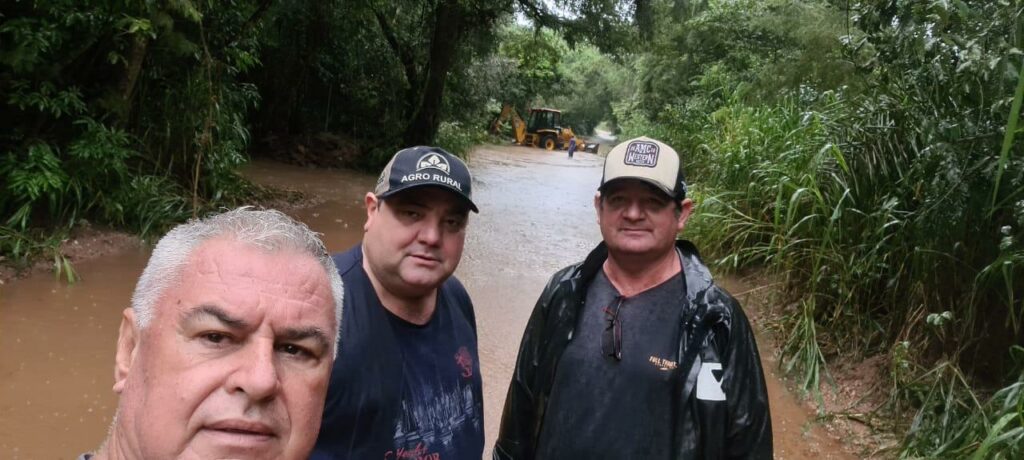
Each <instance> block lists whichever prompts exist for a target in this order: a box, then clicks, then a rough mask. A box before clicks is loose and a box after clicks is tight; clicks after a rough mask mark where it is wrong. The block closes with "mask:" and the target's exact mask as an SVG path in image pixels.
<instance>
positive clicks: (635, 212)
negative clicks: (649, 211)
mask: <svg viewBox="0 0 1024 460" xmlns="http://www.w3.org/2000/svg"><path fill="white" fill-rule="evenodd" d="M643 215H644V209H643V206H642V205H641V204H640V201H638V200H632V201H630V202H629V204H627V205H626V208H625V209H623V210H622V217H625V218H626V219H629V220H639V219H641V218H643Z"/></svg>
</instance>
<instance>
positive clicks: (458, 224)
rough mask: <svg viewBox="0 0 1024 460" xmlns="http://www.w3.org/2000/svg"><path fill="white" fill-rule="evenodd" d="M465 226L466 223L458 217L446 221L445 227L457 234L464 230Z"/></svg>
mask: <svg viewBox="0 0 1024 460" xmlns="http://www.w3.org/2000/svg"><path fill="white" fill-rule="evenodd" d="M465 224H466V221H465V220H463V219H461V218H458V217H449V218H446V219H445V220H444V225H445V226H446V227H448V229H449V230H451V231H456V232H457V231H459V230H462V227H463V226H465Z"/></svg>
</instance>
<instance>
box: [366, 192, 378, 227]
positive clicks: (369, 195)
mask: <svg viewBox="0 0 1024 460" xmlns="http://www.w3.org/2000/svg"><path fill="white" fill-rule="evenodd" d="M363 204H365V205H366V223H365V224H363V231H364V232H365V231H367V230H369V229H370V224H371V223H372V222H373V215H374V214H376V212H377V208H378V207H380V199H379V198H377V195H374V194H373V192H366V196H365V197H363Z"/></svg>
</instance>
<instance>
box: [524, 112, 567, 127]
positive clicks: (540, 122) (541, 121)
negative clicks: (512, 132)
mask: <svg viewBox="0 0 1024 460" xmlns="http://www.w3.org/2000/svg"><path fill="white" fill-rule="evenodd" d="M561 124H562V111H561V110H555V109H530V121H529V122H528V123H527V130H528V131H529V132H531V133H535V132H538V131H541V130H545V129H547V130H558V128H560V127H561Z"/></svg>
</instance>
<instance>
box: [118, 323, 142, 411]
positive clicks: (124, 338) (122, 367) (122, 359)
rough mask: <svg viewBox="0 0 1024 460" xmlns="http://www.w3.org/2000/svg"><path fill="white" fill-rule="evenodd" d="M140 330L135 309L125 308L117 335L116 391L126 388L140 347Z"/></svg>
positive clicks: (119, 391)
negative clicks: (136, 321)
mask: <svg viewBox="0 0 1024 460" xmlns="http://www.w3.org/2000/svg"><path fill="white" fill-rule="evenodd" d="M138 345H139V330H138V326H136V324H135V311H134V310H132V309H131V308H125V309H124V312H122V314H121V329H120V331H119V333H118V335H117V354H116V355H115V357H114V393H118V394H120V393H121V391H123V390H124V385H125V381H127V380H128V374H129V373H130V372H131V369H132V362H134V361H135V353H136V351H137V350H138V349H139V347H138Z"/></svg>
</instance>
